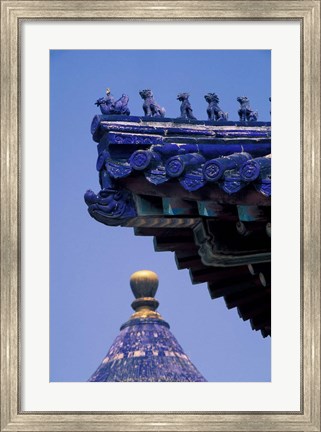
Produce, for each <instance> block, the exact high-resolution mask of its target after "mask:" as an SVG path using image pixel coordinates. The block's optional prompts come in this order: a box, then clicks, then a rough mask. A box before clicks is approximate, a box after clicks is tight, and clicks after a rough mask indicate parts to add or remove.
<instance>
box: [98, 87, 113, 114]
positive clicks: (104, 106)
mask: <svg viewBox="0 0 321 432" xmlns="http://www.w3.org/2000/svg"><path fill="white" fill-rule="evenodd" d="M114 102H115V98H114V96H113V95H112V94H111V93H110V89H109V88H107V89H106V96H105V97H102V98H99V99H97V100H96V102H95V105H97V106H99V108H100V111H101V113H102V114H103V115H109V114H111V111H112V107H113V104H114Z"/></svg>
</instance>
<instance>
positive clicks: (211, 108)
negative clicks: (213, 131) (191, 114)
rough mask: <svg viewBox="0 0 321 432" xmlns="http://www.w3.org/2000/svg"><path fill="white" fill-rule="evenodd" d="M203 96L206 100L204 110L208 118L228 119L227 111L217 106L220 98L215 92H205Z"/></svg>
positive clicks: (216, 119)
mask: <svg viewBox="0 0 321 432" xmlns="http://www.w3.org/2000/svg"><path fill="white" fill-rule="evenodd" d="M204 98H205V100H206V102H208V107H207V110H206V112H207V116H208V119H209V120H215V121H219V120H228V113H227V112H224V111H223V110H222V109H221V108H220V107H219V106H218V103H219V101H220V99H219V97H218V96H217V94H216V93H207V94H206V95H205V96H204Z"/></svg>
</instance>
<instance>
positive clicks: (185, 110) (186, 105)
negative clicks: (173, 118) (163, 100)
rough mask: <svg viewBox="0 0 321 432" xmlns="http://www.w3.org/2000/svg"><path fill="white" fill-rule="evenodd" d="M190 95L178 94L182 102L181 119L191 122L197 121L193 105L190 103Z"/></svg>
mask: <svg viewBox="0 0 321 432" xmlns="http://www.w3.org/2000/svg"><path fill="white" fill-rule="evenodd" d="M188 98H189V93H178V95H177V99H178V100H179V101H180V102H181V107H180V110H181V116H180V118H185V119H189V120H197V118H196V117H194V115H193V109H192V105H191V103H190V101H189V99H188Z"/></svg>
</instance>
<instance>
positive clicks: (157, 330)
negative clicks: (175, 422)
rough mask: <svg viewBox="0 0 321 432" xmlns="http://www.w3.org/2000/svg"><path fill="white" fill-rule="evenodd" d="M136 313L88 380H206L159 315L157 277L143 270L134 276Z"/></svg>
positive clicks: (131, 280)
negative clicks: (156, 295)
mask: <svg viewBox="0 0 321 432" xmlns="http://www.w3.org/2000/svg"><path fill="white" fill-rule="evenodd" d="M130 284H131V288H132V291H133V293H134V296H135V298H136V299H135V300H134V301H133V303H132V308H133V309H134V310H135V313H134V314H133V315H132V316H131V317H130V319H129V320H128V321H127V322H126V323H125V324H123V325H122V326H121V328H120V334H119V335H118V337H117V338H116V339H115V341H114V343H113V344H112V346H111V347H110V349H109V351H108V353H107V354H106V356H105V358H104V359H103V361H102V363H101V364H100V366H99V367H98V369H97V370H96V372H94V374H93V375H92V376H91V377H90V379H89V381H100V382H101V381H103V382H141V381H145V382H161V381H163V382H166V381H167V382H182V381H188V382H199V381H206V379H205V378H204V377H203V376H202V375H201V374H200V372H199V371H198V370H197V369H196V367H195V366H194V365H193V363H192V362H191V361H190V359H189V358H188V356H187V355H186V354H185V353H184V351H183V349H182V347H181V346H180V344H179V343H178V342H177V340H176V339H175V337H174V336H173V334H172V333H171V331H170V329H169V328H170V327H169V324H168V323H167V322H166V321H164V319H163V318H162V316H161V315H160V314H159V313H158V312H156V309H157V307H158V305H159V303H158V301H157V300H156V299H155V298H154V296H155V293H156V290H157V287H158V278H157V275H156V274H155V273H153V272H151V271H148V270H142V271H139V272H136V273H134V274H133V275H132V276H131V279H130Z"/></svg>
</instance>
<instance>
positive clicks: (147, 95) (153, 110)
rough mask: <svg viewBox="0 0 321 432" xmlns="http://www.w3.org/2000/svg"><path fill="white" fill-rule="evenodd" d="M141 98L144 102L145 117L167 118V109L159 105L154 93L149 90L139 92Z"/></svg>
mask: <svg viewBox="0 0 321 432" xmlns="http://www.w3.org/2000/svg"><path fill="white" fill-rule="evenodd" d="M139 94H140V96H141V98H142V99H143V100H144V103H143V110H144V113H145V116H148V117H165V113H166V111H165V108H163V107H161V106H160V105H158V103H157V102H156V101H155V99H154V96H153V92H152V91H151V90H149V89H146V90H141V91H140V92H139Z"/></svg>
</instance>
